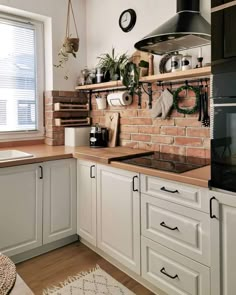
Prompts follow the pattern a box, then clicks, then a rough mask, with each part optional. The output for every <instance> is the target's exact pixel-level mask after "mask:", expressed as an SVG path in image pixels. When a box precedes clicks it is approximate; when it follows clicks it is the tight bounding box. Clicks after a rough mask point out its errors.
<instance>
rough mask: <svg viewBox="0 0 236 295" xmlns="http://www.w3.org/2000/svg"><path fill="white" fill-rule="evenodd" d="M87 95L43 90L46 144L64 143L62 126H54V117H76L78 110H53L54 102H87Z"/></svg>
mask: <svg viewBox="0 0 236 295" xmlns="http://www.w3.org/2000/svg"><path fill="white" fill-rule="evenodd" d="M87 100H88V99H87V96H86V94H84V93H79V92H75V91H55V90H53V91H45V93H44V124H45V130H46V134H45V143H46V144H48V145H63V144H64V128H65V127H64V126H55V120H54V119H56V118H61V117H63V118H71V117H76V116H78V115H79V114H80V113H79V112H67V111H63V112H60V111H54V103H56V102H62V103H63V102H64V103H76V102H77V103H81V104H84V103H87Z"/></svg>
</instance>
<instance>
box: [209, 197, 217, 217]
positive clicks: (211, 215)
mask: <svg viewBox="0 0 236 295" xmlns="http://www.w3.org/2000/svg"><path fill="white" fill-rule="evenodd" d="M213 200H216V198H215V197H212V198H210V218H211V219H213V218H216V219H217V217H216V215H215V214H213V213H212V201H213Z"/></svg>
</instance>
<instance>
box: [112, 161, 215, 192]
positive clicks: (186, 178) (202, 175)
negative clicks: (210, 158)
mask: <svg viewBox="0 0 236 295" xmlns="http://www.w3.org/2000/svg"><path fill="white" fill-rule="evenodd" d="M111 166H112V167H115V168H120V169H124V170H129V171H133V172H137V173H142V174H146V175H150V176H156V177H161V178H164V179H169V180H173V181H178V182H183V183H188V184H192V185H197V186H201V187H206V188H208V180H209V179H210V166H205V167H202V168H198V169H194V170H191V171H188V172H184V173H171V172H168V171H162V170H157V169H151V168H145V167H140V166H134V165H130V164H126V163H122V162H113V161H112V162H111Z"/></svg>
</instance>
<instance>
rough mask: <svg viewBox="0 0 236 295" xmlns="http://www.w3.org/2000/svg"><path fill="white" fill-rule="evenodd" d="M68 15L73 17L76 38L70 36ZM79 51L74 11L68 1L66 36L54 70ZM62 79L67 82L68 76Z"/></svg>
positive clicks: (70, 2)
mask: <svg viewBox="0 0 236 295" xmlns="http://www.w3.org/2000/svg"><path fill="white" fill-rule="evenodd" d="M70 15H72V17H73V22H74V26H75V32H76V38H71V34H70ZM78 50H79V35H78V30H77V26H76V22H75V15H74V10H73V7H72V0H68V7H67V19H66V36H65V39H64V42H63V44H62V47H61V49H60V51H59V52H58V57H59V61H58V63H57V64H54V67H56V68H64V66H65V64H66V62H67V61H68V60H69V57H70V55H72V56H73V57H74V58H76V52H77V51H78ZM64 78H65V79H66V80H67V79H68V76H67V75H65V76H64Z"/></svg>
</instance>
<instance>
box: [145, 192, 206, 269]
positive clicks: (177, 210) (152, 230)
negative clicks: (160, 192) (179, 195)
mask: <svg viewBox="0 0 236 295" xmlns="http://www.w3.org/2000/svg"><path fill="white" fill-rule="evenodd" d="M141 210H142V211H141V212H142V235H144V236H145V237H147V238H150V239H152V240H153V241H156V242H158V243H160V244H162V245H164V246H166V247H168V248H171V249H173V250H175V251H177V252H179V253H181V254H183V255H186V256H188V257H190V258H192V259H194V260H197V261H198V262H201V263H203V264H205V265H208V266H209V265H210V240H209V236H210V218H209V216H208V214H207V213H204V212H200V211H197V210H193V209H190V208H186V207H184V206H181V205H177V204H174V203H171V202H168V201H164V200H160V199H157V198H154V197H151V196H148V195H145V194H142V195H141Z"/></svg>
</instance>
